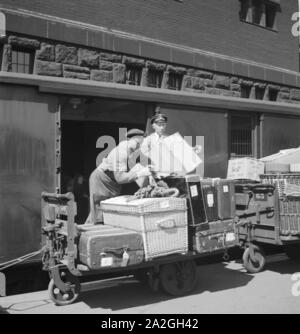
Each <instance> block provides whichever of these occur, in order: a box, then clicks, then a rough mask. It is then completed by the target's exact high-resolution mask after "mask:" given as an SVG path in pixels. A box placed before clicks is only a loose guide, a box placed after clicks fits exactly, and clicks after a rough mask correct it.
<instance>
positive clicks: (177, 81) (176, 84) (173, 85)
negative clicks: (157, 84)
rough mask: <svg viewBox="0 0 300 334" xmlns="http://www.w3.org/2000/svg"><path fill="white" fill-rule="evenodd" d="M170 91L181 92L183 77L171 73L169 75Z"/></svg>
mask: <svg viewBox="0 0 300 334" xmlns="http://www.w3.org/2000/svg"><path fill="white" fill-rule="evenodd" d="M168 82H169V85H168V87H169V89H174V90H180V89H181V83H182V75H180V74H177V73H173V72H170V73H169V81H168Z"/></svg>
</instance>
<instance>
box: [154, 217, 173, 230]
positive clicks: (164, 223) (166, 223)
mask: <svg viewBox="0 0 300 334" xmlns="http://www.w3.org/2000/svg"><path fill="white" fill-rule="evenodd" d="M156 225H157V227H159V228H161V229H169V228H174V227H175V226H176V224H175V221H174V219H167V220H161V221H159V222H157V223H156Z"/></svg>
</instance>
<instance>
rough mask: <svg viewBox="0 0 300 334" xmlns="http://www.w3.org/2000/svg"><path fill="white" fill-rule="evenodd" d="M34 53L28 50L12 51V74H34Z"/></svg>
mask: <svg viewBox="0 0 300 334" xmlns="http://www.w3.org/2000/svg"><path fill="white" fill-rule="evenodd" d="M33 63H34V51H32V50H26V49H13V50H12V72H16V73H27V74H31V73H33Z"/></svg>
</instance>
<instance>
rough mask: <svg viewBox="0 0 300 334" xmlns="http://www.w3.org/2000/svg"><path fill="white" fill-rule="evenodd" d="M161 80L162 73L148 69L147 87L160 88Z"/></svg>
mask: <svg viewBox="0 0 300 334" xmlns="http://www.w3.org/2000/svg"><path fill="white" fill-rule="evenodd" d="M162 78H163V72H162V71H155V70H152V69H149V71H148V86H149V87H154V88H160V87H161V83H162Z"/></svg>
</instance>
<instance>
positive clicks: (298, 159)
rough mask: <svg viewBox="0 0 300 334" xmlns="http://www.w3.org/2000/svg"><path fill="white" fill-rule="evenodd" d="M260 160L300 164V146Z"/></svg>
mask: <svg viewBox="0 0 300 334" xmlns="http://www.w3.org/2000/svg"><path fill="white" fill-rule="evenodd" d="M260 161H263V162H265V163H266V162H274V163H278V164H300V147H298V148H290V149H286V150H281V151H279V152H278V153H275V154H272V155H268V156H266V157H263V158H261V159H260Z"/></svg>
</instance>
